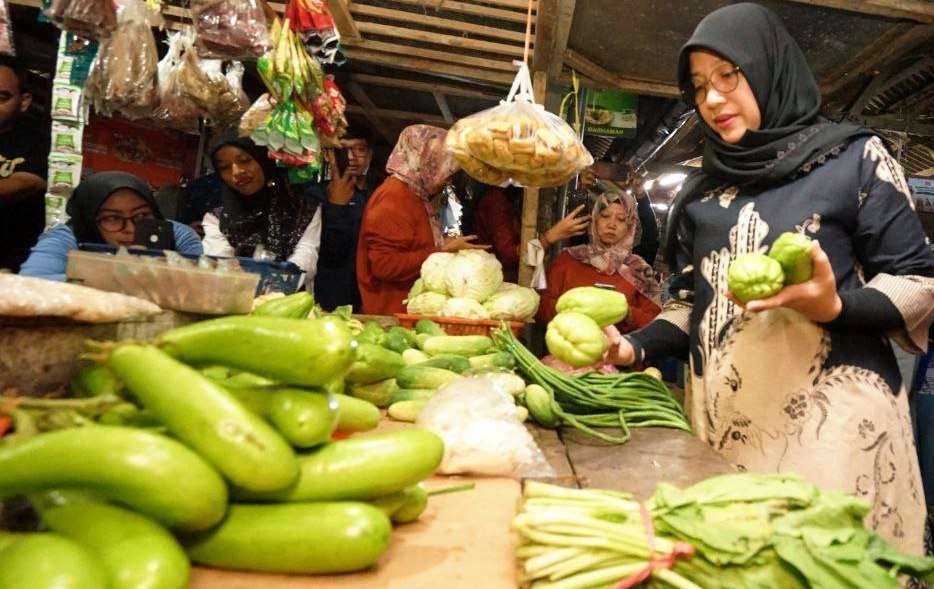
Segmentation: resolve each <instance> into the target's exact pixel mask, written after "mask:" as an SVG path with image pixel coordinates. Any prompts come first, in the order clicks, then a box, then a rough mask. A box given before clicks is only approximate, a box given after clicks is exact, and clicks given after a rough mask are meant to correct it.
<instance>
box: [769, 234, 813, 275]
mask: <svg viewBox="0 0 934 589" xmlns="http://www.w3.org/2000/svg"><path fill="white" fill-rule="evenodd" d="M813 248H814V242H813V241H811V238H810V237H808V236H807V235H804V234H803V233H792V232H787V233H782V234H781V235H779V236H778V239H776V240H775V242H774V243H773V244H772V249H770V250H769V257H770V258H772V259H773V260H775V261H776V262H778V263H779V264H781V265H782V271H784V273H785V284H800V283H802V282H806V281H808V280H810V279H811V276H812V275H813V274H814V262H813V261H812V260H811V250H812V249H813Z"/></svg>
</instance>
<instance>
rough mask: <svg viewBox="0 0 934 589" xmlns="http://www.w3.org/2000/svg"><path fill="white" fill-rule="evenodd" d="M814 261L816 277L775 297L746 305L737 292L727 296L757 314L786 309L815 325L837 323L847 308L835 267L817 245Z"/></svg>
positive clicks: (788, 288)
mask: <svg viewBox="0 0 934 589" xmlns="http://www.w3.org/2000/svg"><path fill="white" fill-rule="evenodd" d="M811 259H812V260H813V261H814V274H813V276H811V279H810V280H808V281H807V282H802V283H801V284H792V285H790V286H786V287H785V288H783V289H782V290H781V291H779V293H778V294H776V295H774V296H771V297H769V298H767V299H758V300H755V301H749V302H748V303H746V304H745V305H744V304H743V303H742V302H740V301H739V300H737V299H736V297H734V296H733V293H727V297H728V298H729V299H730V300H731V301H733V302H734V303H736V304H737V305H739V306H740V307H745V309H746V310H747V311H750V312H753V313H759V312H761V311H767V310H769V309H775V308H778V307H785V308H788V309H794V310H795V311H798V312H799V313H801V314H802V315H804V316H805V317H807V318H808V319H810V320H811V321H814V322H815V323H827V322H829V321H833V320H834V319H836V318H837V316H839V315H840V311H841V310H842V309H843V302H842V301H841V300H840V295H839V294H837V280H836V278H835V277H834V274H833V267H832V266H831V265H830V259H829V258H828V257H827V254H826V253H824V250H823V249H821V247H820V244H819V243H817V242H815V243H814V247H813V249H812V250H811Z"/></svg>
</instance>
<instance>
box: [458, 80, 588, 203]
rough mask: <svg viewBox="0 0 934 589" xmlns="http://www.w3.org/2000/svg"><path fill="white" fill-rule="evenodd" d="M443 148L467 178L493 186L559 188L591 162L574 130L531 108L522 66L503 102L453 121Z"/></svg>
mask: <svg viewBox="0 0 934 589" xmlns="http://www.w3.org/2000/svg"><path fill="white" fill-rule="evenodd" d="M446 147H447V149H448V150H449V151H450V152H451V153H453V154H454V157H455V158H457V161H458V162H459V163H460V164H461V166H462V167H463V168H464V170H465V171H466V172H467V173H468V174H470V175H471V176H473V177H474V178H476V179H477V180H480V181H481V182H484V183H486V184H493V185H504V184H506V183H510V184H514V185H516V186H538V187H549V186H560V185H562V184H564V183H566V182H567V181H568V180H570V179H571V178H573V177H574V176H575V175H577V174H578V173H579V172H580V171H581V170H583V169H584V168H586V167H588V166H590V165H592V164H593V157H592V156H591V155H590V153H589V152H588V151H587V148H586V147H584V144H583V143H581V141H580V139H579V138H578V137H577V134H576V133H575V132H574V130H573V129H572V128H571V127H570V126H569V125H568V124H567V123H566V122H565V121H563V120H561V118H559V117H558V116H556V115H554V114H552V113H550V112H548V111H546V110H545V109H544V107H542V106H541V105H539V104H535V100H534V98H533V96H532V81H531V78H530V77H529V70H528V66H526V65H525V64H524V63H523V64H522V65H521V66H520V68H519V73H518V74H517V75H516V79H515V81H514V82H513V84H512V89H511V90H510V92H509V96H508V97H507V98H506V100H505V101H504V102H503V103H501V104H500V105H499V106H496V107H493V108H490V109H487V110H484V111H482V112H479V113H477V114H475V115H472V116H469V117H466V118H463V119H461V120H459V121H457V122H456V123H455V124H454V126H453V127H451V130H450V132H449V133H448V136H447V140H446Z"/></svg>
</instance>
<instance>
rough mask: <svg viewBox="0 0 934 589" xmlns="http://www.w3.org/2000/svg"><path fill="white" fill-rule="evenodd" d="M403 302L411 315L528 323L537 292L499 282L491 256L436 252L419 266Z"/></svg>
mask: <svg viewBox="0 0 934 589" xmlns="http://www.w3.org/2000/svg"><path fill="white" fill-rule="evenodd" d="M406 303H407V307H406V308H407V310H408V312H409V313H412V314H414V315H429V316H437V317H461V318H464V319H504V320H507V321H528V320H529V319H531V318H532V317H534V316H535V313H536V312H537V311H538V293H536V292H535V291H534V290H532V289H531V288H525V287H521V286H518V285H515V284H511V283H508V282H503V267H502V265H501V264H500V263H499V260H497V259H496V256H494V255H493V254H490V253H487V252H485V251H481V250H467V251H462V252H459V253H457V254H449V253H445V252H439V253H436V254H432V255H431V256H429V257H428V259H427V260H425V263H424V264H422V273H421V278H419V279H418V280H416V281H415V285H414V286H413V287H412V290H411V291H409V298H408V300H407V301H406Z"/></svg>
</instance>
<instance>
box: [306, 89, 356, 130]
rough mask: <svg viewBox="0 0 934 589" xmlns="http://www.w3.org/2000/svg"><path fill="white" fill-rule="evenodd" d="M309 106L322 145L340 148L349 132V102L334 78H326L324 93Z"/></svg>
mask: <svg viewBox="0 0 934 589" xmlns="http://www.w3.org/2000/svg"><path fill="white" fill-rule="evenodd" d="M307 106H308V110H310V111H311V113H312V114H313V115H314V116H315V126H316V127H317V128H318V137H319V139H320V140H321V145H323V146H325V147H340V138H341V137H342V136H343V135H344V132H345V131H346V130H347V118H346V117H345V116H344V111H345V110H346V109H347V101H346V100H345V99H344V95H343V94H341V90H340V88H338V87H337V84H336V83H335V82H334V76H327V77H326V78H324V91H323V92H321V94H318V97H317V98H315V100H314V102H312V103H311V104H310V105H307Z"/></svg>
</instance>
